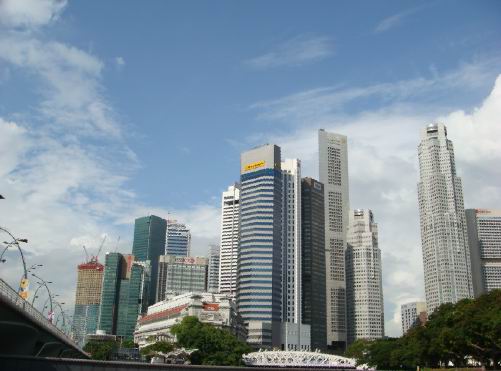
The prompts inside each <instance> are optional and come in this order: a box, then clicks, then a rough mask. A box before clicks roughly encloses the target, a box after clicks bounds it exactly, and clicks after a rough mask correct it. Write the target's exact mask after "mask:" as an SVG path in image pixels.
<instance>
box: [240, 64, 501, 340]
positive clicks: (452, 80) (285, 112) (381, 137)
mask: <svg viewBox="0 0 501 371" xmlns="http://www.w3.org/2000/svg"><path fill="white" fill-rule="evenodd" d="M493 70H496V71H497V73H499V72H500V71H499V68H496V66H495V64H493V63H491V62H485V63H484V62H482V63H479V64H478V65H462V66H461V67H460V68H459V69H458V70H456V71H451V72H450V73H447V74H444V75H437V76H435V78H433V79H416V80H410V81H400V82H396V83H393V84H378V85H374V86H368V87H360V88H344V89H343V88H342V87H324V88H320V89H312V90H310V91H306V92H303V93H298V94H294V95H291V96H287V97H284V98H281V99H277V100H275V101H271V102H260V103H258V104H256V105H254V106H253V108H254V109H257V110H258V112H259V114H258V117H259V118H260V119H261V120H265V121H267V122H272V123H274V124H277V123H279V124H283V125H288V126H287V130H286V131H288V132H289V134H287V135H281V134H276V130H275V129H274V131H273V133H269V132H268V133H266V132H264V133H261V134H260V135H259V136H258V137H259V141H260V142H263V141H266V142H269V143H277V144H278V145H280V146H281V147H282V155H283V156H284V157H298V158H300V159H302V164H303V173H304V175H309V176H314V177H316V176H317V175H318V170H317V166H318V164H317V156H318V154H317V130H318V128H321V127H322V128H325V129H326V130H328V131H333V132H339V133H342V134H346V135H348V138H349V153H348V157H349V174H350V204H351V207H353V208H371V209H372V210H373V211H374V216H375V219H376V222H378V223H379V243H380V248H381V250H382V255H383V283H384V296H385V316H386V331H387V334H389V335H398V334H399V333H400V331H401V330H400V317H399V316H400V314H399V313H400V305H401V304H402V303H404V302H406V301H409V300H413V299H417V298H424V288H423V285H424V283H423V272H422V258H421V243H420V237H419V218H418V208H417V191H416V189H417V185H416V184H417V181H418V168H417V145H418V143H419V140H420V130H421V128H422V127H424V126H425V125H426V124H427V123H429V122H431V121H435V120H438V121H442V122H444V123H445V124H446V125H447V127H448V132H449V138H450V139H451V140H452V141H453V143H454V146H455V154H456V165H457V168H458V172H459V174H460V176H462V177H463V183H464V194H465V203H466V205H467V206H469V207H493V208H496V207H497V208H500V207H501V189H500V188H499V186H498V185H499V184H501V169H500V168H499V166H498V165H499V163H501V146H499V145H498V144H497V138H500V137H501V125H500V124H499V117H501V76H500V77H498V78H497V80H496V83H495V85H494V87H493V88H492V90H491V92H490V94H489V96H488V97H487V98H486V99H485V100H484V101H483V102H482V103H481V104H479V105H478V106H477V107H476V108H473V109H472V110H460V109H455V108H452V109H451V106H450V102H446V103H444V102H442V103H440V104H438V103H435V104H433V105H429V104H422V103H421V104H420V103H419V102H422V100H423V96H424V97H426V98H429V99H430V100H431V101H433V100H434V99H435V98H436V97H437V96H442V95H446V94H447V93H449V94H453V93H455V94H458V92H459V94H463V95H464V92H465V91H471V90H475V89H477V88H479V87H480V85H482V84H484V83H485V81H486V80H487V76H491V82H490V85H491V86H492V81H493V80H492V76H493V75H495V74H494V73H493ZM473 74H474V75H476V76H481V77H480V80H481V81H482V83H479V81H478V80H475V79H472V78H471V76H472V75H473ZM367 97H370V98H371V100H372V101H373V102H374V101H376V102H377V103H378V104H377V105H376V106H377V108H375V107H373V108H371V107H368V108H366V109H365V110H360V109H358V110H355V111H354V112H351V113H350V112H346V110H345V109H344V108H345V107H346V106H349V105H355V106H356V104H357V103H359V102H363V101H364V100H365V99H366V98H367ZM274 127H276V125H274ZM251 144H254V143H251ZM249 145H250V144H249Z"/></svg>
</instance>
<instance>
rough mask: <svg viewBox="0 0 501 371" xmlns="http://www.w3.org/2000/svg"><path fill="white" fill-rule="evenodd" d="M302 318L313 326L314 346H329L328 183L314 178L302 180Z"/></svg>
mask: <svg viewBox="0 0 501 371" xmlns="http://www.w3.org/2000/svg"><path fill="white" fill-rule="evenodd" d="M301 242H302V243H301V248H302V251H301V276H302V278H301V285H302V300H301V304H302V311H301V312H302V317H303V319H302V322H303V324H306V325H309V326H310V334H311V335H310V338H311V340H310V344H311V349H312V350H316V349H320V350H324V349H326V346H327V329H326V326H325V324H326V320H327V319H326V318H327V317H326V304H325V303H326V299H325V293H326V291H325V217H324V185H323V184H322V183H320V182H318V181H316V180H314V179H312V178H304V179H303V180H302V181H301Z"/></svg>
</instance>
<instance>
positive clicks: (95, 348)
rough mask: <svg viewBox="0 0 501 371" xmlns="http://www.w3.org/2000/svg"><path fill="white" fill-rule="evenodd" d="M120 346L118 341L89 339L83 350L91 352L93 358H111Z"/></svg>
mask: <svg viewBox="0 0 501 371" xmlns="http://www.w3.org/2000/svg"><path fill="white" fill-rule="evenodd" d="M117 348H118V343H117V342H116V341H89V342H88V343H87V344H85V346H84V348H83V350H84V351H85V352H87V353H90V356H91V358H92V359H97V360H109V359H110V358H111V354H112V353H113V352H114V351H115V350H116V349H117Z"/></svg>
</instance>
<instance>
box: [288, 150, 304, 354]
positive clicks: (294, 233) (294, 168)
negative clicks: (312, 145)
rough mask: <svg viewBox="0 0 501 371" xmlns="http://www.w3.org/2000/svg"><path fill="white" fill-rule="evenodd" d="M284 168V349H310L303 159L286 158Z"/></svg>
mask: <svg viewBox="0 0 501 371" xmlns="http://www.w3.org/2000/svg"><path fill="white" fill-rule="evenodd" d="M281 170H282V335H281V338H282V349H284V350H309V349H310V328H309V325H303V323H302V313H301V311H302V306H301V298H302V286H301V253H302V251H301V162H300V161H299V160H297V159H287V160H284V161H283V162H282V164H281Z"/></svg>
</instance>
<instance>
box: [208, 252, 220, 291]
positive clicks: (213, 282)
mask: <svg viewBox="0 0 501 371" xmlns="http://www.w3.org/2000/svg"><path fill="white" fill-rule="evenodd" d="M208 258H209V266H208V267H207V291H208V292H212V293H214V294H217V293H218V292H219V263H220V257H219V246H218V245H210V247H209V256H208Z"/></svg>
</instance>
